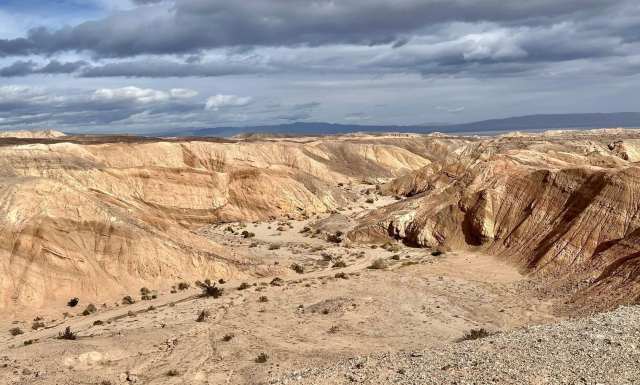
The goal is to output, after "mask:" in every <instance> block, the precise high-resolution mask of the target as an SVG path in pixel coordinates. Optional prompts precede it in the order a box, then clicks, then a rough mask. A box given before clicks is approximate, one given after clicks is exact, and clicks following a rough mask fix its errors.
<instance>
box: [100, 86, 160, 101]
mask: <svg viewBox="0 0 640 385" xmlns="http://www.w3.org/2000/svg"><path fill="white" fill-rule="evenodd" d="M170 97H171V96H170V95H169V93H167V92H164V91H158V90H153V89H144V88H138V87H123V88H114V89H109V88H102V89H99V90H96V91H95V92H94V94H93V97H92V100H101V101H122V100H125V101H132V102H136V103H143V104H144V103H157V102H165V101H167V100H169V98H170Z"/></svg>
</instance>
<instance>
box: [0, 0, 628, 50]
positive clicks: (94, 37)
mask: <svg viewBox="0 0 640 385" xmlns="http://www.w3.org/2000/svg"><path fill="white" fill-rule="evenodd" d="M143 2H144V3H149V1H143ZM138 3H141V2H140V1H138ZM152 3H155V2H152ZM620 4H623V2H622V1H621V2H610V1H600V0H565V1H557V0H537V1H527V2H520V1H519V2H505V1H498V0H428V1H425V0H403V1H396V2H389V1H386V0H351V1H340V2H336V1H329V0H320V1H314V2H308V1H298V0H279V1H278V0H243V1H227V0H179V1H176V2H175V3H174V4H173V5H171V6H167V5H163V4H159V5H152V6H145V7H140V8H138V9H134V10H130V11H121V12H118V13H114V14H112V15H110V16H109V17H106V18H104V19H101V20H95V21H88V22H84V23H81V24H79V25H77V26H74V27H65V28H62V29H57V30H50V29H47V28H44V27H39V28H34V29H32V30H30V31H29V32H28V34H27V36H26V37H24V38H18V39H4V40H0V55H3V56H10V55H16V56H20V55H27V54H55V53H59V52H65V51H87V52H91V53H92V54H93V55H95V56H101V57H130V56H135V55H140V54H176V53H188V52H197V51H198V50H203V49H212V48H222V47H235V46H287V45H289V46H290V45H300V44H302V45H309V46H318V45H324V44H336V43H347V44H362V45H375V44H383V43H384V44H386V43H393V42H400V43H398V44H400V45H401V44H402V42H404V41H405V40H406V38H407V36H408V35H412V34H415V33H417V32H418V31H420V30H422V29H426V28H431V27H433V26H434V25H441V24H445V23H450V22H456V21H457V22H467V23H471V22H484V21H492V22H498V23H520V24H522V23H540V24H544V23H547V22H550V21H554V20H555V21H557V20H560V19H567V20H568V19H571V17H572V16H573V15H581V16H580V17H584V14H589V15H594V14H595V15H597V14H599V13H604V12H607V11H608V10H609V9H611V8H615V7H616V5H620Z"/></svg>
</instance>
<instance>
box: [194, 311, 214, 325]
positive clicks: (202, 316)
mask: <svg viewBox="0 0 640 385" xmlns="http://www.w3.org/2000/svg"><path fill="white" fill-rule="evenodd" d="M210 315H211V313H209V310H206V309H203V310H201V311H200V313H199V314H198V318H196V322H204V321H206V320H207V319H208V318H209V316H210Z"/></svg>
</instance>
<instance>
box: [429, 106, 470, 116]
mask: <svg viewBox="0 0 640 385" xmlns="http://www.w3.org/2000/svg"><path fill="white" fill-rule="evenodd" d="M436 110H438V111H444V112H448V113H450V114H457V113H459V112H462V111H464V107H446V106H436Z"/></svg>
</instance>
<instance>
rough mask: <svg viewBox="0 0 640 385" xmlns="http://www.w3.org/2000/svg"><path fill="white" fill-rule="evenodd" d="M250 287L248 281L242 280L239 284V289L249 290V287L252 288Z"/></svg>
mask: <svg viewBox="0 0 640 385" xmlns="http://www.w3.org/2000/svg"><path fill="white" fill-rule="evenodd" d="M250 287H251V285H249V284H248V283H246V282H242V283H241V284H240V286H238V290H247V289H248V288H250Z"/></svg>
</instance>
